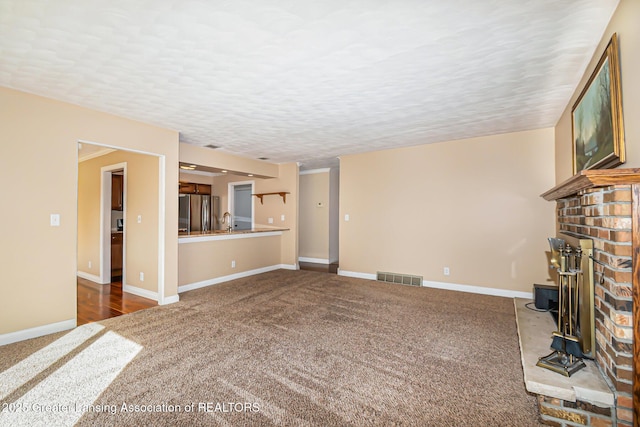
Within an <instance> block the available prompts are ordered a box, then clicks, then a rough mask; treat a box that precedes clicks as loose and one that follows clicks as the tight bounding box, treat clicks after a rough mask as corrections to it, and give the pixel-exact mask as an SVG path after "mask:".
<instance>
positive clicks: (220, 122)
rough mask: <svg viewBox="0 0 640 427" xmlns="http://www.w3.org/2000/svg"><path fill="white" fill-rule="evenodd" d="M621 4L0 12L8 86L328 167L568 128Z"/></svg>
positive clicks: (509, 1) (319, 4) (41, 6)
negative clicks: (426, 147) (564, 119)
mask: <svg viewBox="0 0 640 427" xmlns="http://www.w3.org/2000/svg"><path fill="white" fill-rule="evenodd" d="M617 4H618V0H535V1H531V0H447V1H442V0H394V1H390V0H389V1H382V0H315V1H309V0H229V1H223V0H109V1H104V0H0V85H2V86H6V87H10V88H15V89H20V90H24V91H27V92H32V93H36V94H39V95H43V96H47V97H51V98H55V99H60V100H64V101H68V102H71V103H74V104H78V105H82V106H86V107H90V108H94V109H97V110H101V111H106V112H110V113H114V114H117V115H121V116H125V117H129V118H132V119H136V120H141V121H143V122H147V123H151V124H156V125H159V126H162V127H168V128H171V129H175V130H178V131H180V138H181V141H183V142H188V143H192V144H197V145H203V146H204V145H207V144H213V145H216V146H220V147H221V149H222V150H225V151H226V152H230V153H235V154H238V155H241V156H246V157H251V158H258V157H268V158H269V159H270V161H272V162H277V163H281V162H291V161H299V162H302V167H303V168H312V167H320V166H325V165H328V164H336V156H339V155H342V154H348V153H358V152H365V151H372V150H379V149H386V148H393V147H401V146H410V145H417V144H424V143H432V142H440V141H448V140H454V139H461V138H468V137H474V136H482V135H491V134H498V133H505V132H513V131H521V130H528V129H536V128H542V127H549V126H553V125H555V123H556V121H557V120H558V118H559V117H560V114H561V113H562V110H563V109H564V107H565V106H566V105H567V103H568V102H569V98H570V97H571V95H572V93H573V91H574V90H575V88H576V86H577V84H578V81H579V79H580V77H581V76H582V74H583V72H584V71H585V68H586V65H587V63H588V60H589V59H590V57H591V56H592V55H593V53H594V50H595V48H596V45H597V43H598V41H599V40H600V38H601V36H602V34H603V32H604V29H605V27H606V25H607V22H608V21H609V19H610V17H611V15H612V14H613V11H614V10H615V7H616V6H617ZM622 42H623V41H622Z"/></svg>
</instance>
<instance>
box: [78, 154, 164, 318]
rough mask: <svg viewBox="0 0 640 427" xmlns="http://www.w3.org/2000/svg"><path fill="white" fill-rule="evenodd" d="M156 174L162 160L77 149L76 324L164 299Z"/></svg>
mask: <svg viewBox="0 0 640 427" xmlns="http://www.w3.org/2000/svg"><path fill="white" fill-rule="evenodd" d="M84 149H88V150H87V151H91V153H86V152H84V153H83V151H85V150H84ZM163 172H164V157H163V156H158V155H153V154H152V153H142V152H136V151H131V150H124V149H120V148H115V147H106V146H103V145H100V144H95V145H94V144H93V143H86V142H83V143H82V144H81V146H80V144H79V151H78V175H77V179H78V246H77V248H78V249H77V276H78V283H77V284H78V286H77V290H78V294H77V321H78V322H79V323H80V322H86V321H95V320H101V319H103V318H109V317H114V316H118V315H120V314H122V313H125V312H129V311H135V310H136V309H138V308H140V307H146V306H155V305H158V302H160V303H162V302H163V300H164V257H163V256H161V253H162V251H163V250H164V240H165V236H164V214H163V207H164V190H163V189H164V186H165V183H164V173H163ZM131 218H133V219H131ZM156 236H157V240H156V239H154V237H156ZM156 244H157V246H156ZM85 279H86V280H85ZM134 302H135V304H134ZM138 302H141V303H140V304H138Z"/></svg>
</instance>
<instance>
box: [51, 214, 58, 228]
mask: <svg viewBox="0 0 640 427" xmlns="http://www.w3.org/2000/svg"><path fill="white" fill-rule="evenodd" d="M50 221H51V226H52V227H60V214H51V219H50Z"/></svg>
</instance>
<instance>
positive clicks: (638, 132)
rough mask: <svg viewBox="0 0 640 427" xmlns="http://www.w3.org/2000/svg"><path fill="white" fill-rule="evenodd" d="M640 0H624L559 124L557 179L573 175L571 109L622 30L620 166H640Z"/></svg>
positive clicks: (619, 39) (620, 41) (620, 45)
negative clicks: (622, 144) (623, 159)
mask: <svg viewBox="0 0 640 427" xmlns="http://www.w3.org/2000/svg"><path fill="white" fill-rule="evenodd" d="M639 21H640V2H638V1H637V0H621V1H620V4H619V5H618V8H617V10H616V12H615V13H614V15H613V17H612V18H611V21H610V22H609V26H608V27H607V29H606V31H605V33H604V35H603V36H602V39H601V40H600V44H599V45H598V47H597V49H596V51H595V53H594V55H593V58H592V59H591V62H590V63H589V65H588V66H587V69H586V71H585V73H584V75H583V77H582V80H581V81H580V84H579V85H578V87H577V88H576V90H575V92H574V94H573V96H572V97H571V100H570V101H569V103H568V104H567V107H566V109H565V111H564V113H563V114H562V117H561V118H560V120H559V121H558V124H557V125H556V128H555V137H556V148H555V152H556V182H557V183H560V182H562V181H565V180H566V179H568V178H570V177H571V176H572V175H573V157H572V153H573V143H572V140H571V138H572V137H571V110H572V108H573V105H574V104H575V102H576V100H577V99H578V96H580V92H582V89H583V88H584V87H585V85H586V84H587V81H588V80H589V77H590V76H591V73H593V70H594V69H595V67H596V65H597V63H598V61H599V59H600V57H601V56H602V53H603V52H604V50H605V48H606V47H607V44H608V43H609V40H610V39H611V36H612V35H613V33H617V34H618V44H619V48H620V73H621V79H622V82H621V86H622V114H623V120H624V130H625V140H626V159H627V160H626V163H625V164H623V165H620V166H619V168H631V167H635V168H637V167H640V145H639V144H638V141H639V140H640V121H638V120H637V118H638V117H640V81H638V78H637V77H636V76H638V75H639V74H640V55H638V52H639V51H640V25H638V22H639Z"/></svg>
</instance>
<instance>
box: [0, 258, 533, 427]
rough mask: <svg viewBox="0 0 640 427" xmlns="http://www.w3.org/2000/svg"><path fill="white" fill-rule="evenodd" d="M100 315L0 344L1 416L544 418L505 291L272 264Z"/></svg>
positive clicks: (99, 420)
mask: <svg viewBox="0 0 640 427" xmlns="http://www.w3.org/2000/svg"><path fill="white" fill-rule="evenodd" d="M90 325H93V326H92V327H91V326H90ZM90 325H84V326H87V327H90V328H93V329H80V328H77V329H76V330H74V332H75V333H76V334H77V336H71V334H70V333H59V334H54V335H50V336H47V337H41V338H37V339H33V340H28V341H24V342H20V343H15V344H11V345H7V346H3V347H0V372H2V373H1V374H0V403H2V407H1V409H2V413H0V425H20V424H22V425H74V424H77V425H80V426H125V425H126V426H148V425H154V426H163V425H167V426H169V425H170V426H192V425H222V426H235V425H282V426H305V425H309V426H312V425H321V426H332V425H335V426H344V425H356V426H360V425H384V426H388V425H406V426H474V427H477V426H539V425H541V424H540V422H539V414H538V410H537V405H536V400H535V397H534V396H531V395H529V394H527V392H526V391H525V388H524V383H523V374H522V367H521V364H520V353H519V348H518V337H517V332H516V324H515V315H514V308H513V301H512V300H511V299H509V298H500V297H492V296H484V295H476V294H467V293H460V292H453V291H445V290H438V289H430V288H417V287H410V286H403V285H395V284H389V283H382V282H376V281H369V280H362V279H355V278H348V277H343V276H336V275H330V274H326V273H318V272H313V271H288V270H277V271H273V272H269V273H264V274H260V275H256V276H252V277H248V278H244V279H239V280H234V281H231V282H226V283H223V284H219V285H215V286H210V287H207V288H202V289H198V290H194V291H190V292H186V293H184V294H181V295H180V302H178V303H175V304H171V305H167V306H158V307H154V308H150V309H147V310H143V311H139V312H136V313H132V314H127V315H123V316H120V317H117V318H113V319H109V320H105V321H102V322H100V323H99V324H90ZM84 326H83V327H84ZM70 342H73V343H74V344H69V343H70ZM57 353H60V356H58V355H57ZM52 355H55V357H54V356H52ZM45 359H53V360H49V361H46V360H45ZM2 384H4V385H2ZM3 390H4V391H3ZM79 402H80V403H79ZM43 405H45V406H43ZM46 405H50V406H46ZM52 405H53V406H52ZM55 405H57V406H55ZM65 405H66V406H65ZM72 405H73V407H71V406H72ZM8 423H9V424H8Z"/></svg>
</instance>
